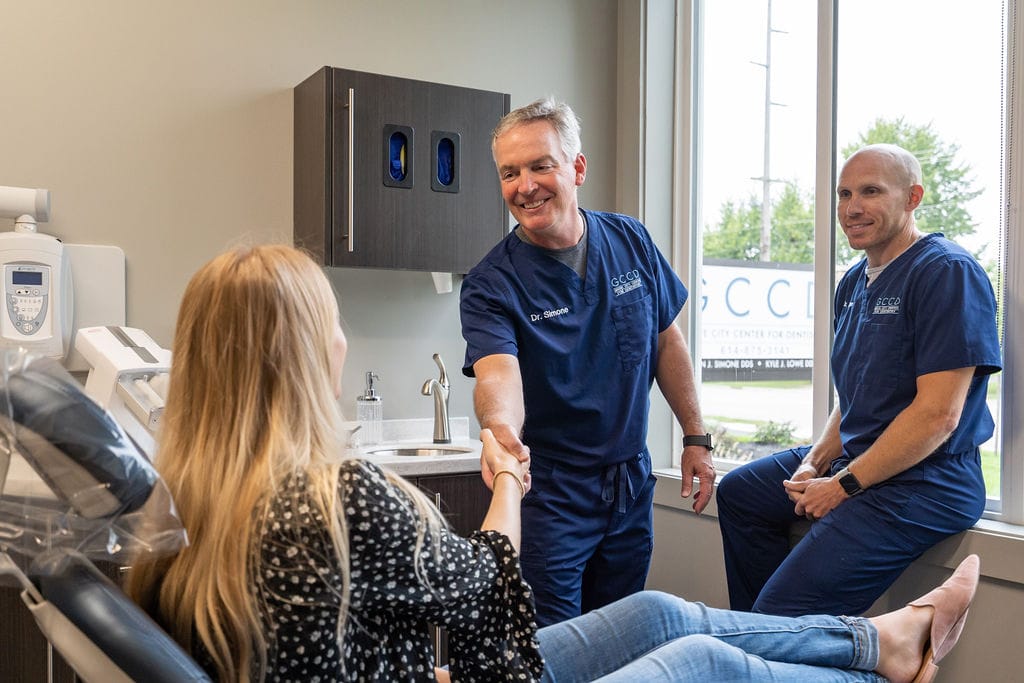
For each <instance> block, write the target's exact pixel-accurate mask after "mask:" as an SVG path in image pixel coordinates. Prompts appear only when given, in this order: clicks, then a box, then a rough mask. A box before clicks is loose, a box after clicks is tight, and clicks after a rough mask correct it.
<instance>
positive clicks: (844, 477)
mask: <svg viewBox="0 0 1024 683" xmlns="http://www.w3.org/2000/svg"><path fill="white" fill-rule="evenodd" d="M836 478H837V479H838V480H839V485H840V486H842V487H843V490H844V491H846V495H848V496H856V495H857V494H858V493H860V492H861V491H863V490H864V488H863V487H862V486H861V485H860V482H859V481H857V477H855V476H853V472H851V471H850V468H849V467H844V468H843V469H841V470H839V471H838V472H836Z"/></svg>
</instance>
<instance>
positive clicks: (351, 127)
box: [345, 88, 356, 252]
mask: <svg viewBox="0 0 1024 683" xmlns="http://www.w3.org/2000/svg"><path fill="white" fill-rule="evenodd" d="M355 131H356V91H355V88H349V89H348V178H346V182H347V183H348V205H347V206H346V207H345V208H346V213H347V220H348V226H347V227H348V235H347V237H346V240H347V241H348V250H349V252H352V251H354V249H353V247H354V242H355V236H356V230H355V225H354V216H355V211H354V208H353V206H354V202H355V197H354V194H355V186H356V184H355V175H356V172H355V171H356V152H355V149H356V138H355Z"/></svg>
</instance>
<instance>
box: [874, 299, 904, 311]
mask: <svg viewBox="0 0 1024 683" xmlns="http://www.w3.org/2000/svg"><path fill="white" fill-rule="evenodd" d="M899 312H900V297H898V296H880V297H878V298H877V299H875V309H874V310H873V311H872V313H873V314H875V315H895V314H897V313H899Z"/></svg>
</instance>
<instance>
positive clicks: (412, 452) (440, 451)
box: [366, 446, 473, 456]
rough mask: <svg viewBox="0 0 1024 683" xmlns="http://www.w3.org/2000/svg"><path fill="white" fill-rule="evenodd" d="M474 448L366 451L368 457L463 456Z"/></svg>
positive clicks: (431, 447)
mask: <svg viewBox="0 0 1024 683" xmlns="http://www.w3.org/2000/svg"><path fill="white" fill-rule="evenodd" d="M472 452H473V449H472V448H465V447H463V446H399V447H389V448H374V449H371V450H368V451H366V453H367V454H368V455H411V456H416V455H461V454H464V453H472Z"/></svg>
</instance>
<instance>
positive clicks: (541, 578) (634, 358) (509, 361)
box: [461, 100, 715, 626]
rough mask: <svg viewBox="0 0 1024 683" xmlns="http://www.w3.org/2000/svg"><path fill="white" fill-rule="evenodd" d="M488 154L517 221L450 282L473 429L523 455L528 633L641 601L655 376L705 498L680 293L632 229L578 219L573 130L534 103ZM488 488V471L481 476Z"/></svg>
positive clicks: (648, 538) (590, 215) (501, 129)
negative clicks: (454, 285) (455, 292)
mask: <svg viewBox="0 0 1024 683" xmlns="http://www.w3.org/2000/svg"><path fill="white" fill-rule="evenodd" d="M492 151H493V154H494V160H495V164H496V165H497V168H498V174H499V177H500V179H501V188H502V195H503V196H504V198H505V202H506V203H507V204H508V207H509V210H510V211H511V212H512V215H513V216H514V217H515V219H516V220H517V221H518V225H517V226H516V228H515V230H514V231H513V232H511V233H510V234H509V235H508V237H507V238H505V239H504V240H502V241H501V242H500V243H499V244H498V245H497V246H495V247H494V249H492V250H491V252H490V253H489V254H488V255H487V256H485V257H484V259H483V260H482V261H481V262H480V263H479V264H478V265H477V266H476V267H475V268H473V270H472V271H470V273H469V274H468V275H467V276H466V278H465V280H464V281H463V284H462V295H461V311H462V334H463V336H464V337H465V338H466V344H467V346H466V361H465V365H464V367H463V369H462V371H463V372H464V373H465V374H466V375H467V376H469V377H473V376H475V377H476V380H477V381H476V388H475V391H474V405H475V408H476V413H477V417H478V419H479V421H480V426H481V427H486V428H489V429H491V430H492V431H493V432H494V435H495V436H496V437H497V438H498V440H499V441H500V442H501V443H502V444H503V445H505V447H506V448H509V449H510V450H512V451H513V452H516V453H520V454H522V457H524V458H525V457H527V454H529V457H530V458H531V478H532V486H533V488H532V489H531V491H530V492H529V494H527V496H526V498H525V499H524V500H523V509H522V514H523V531H524V533H523V542H522V551H521V553H520V559H521V564H522V569H523V575H524V577H525V579H526V580H527V581H528V582H529V583H530V585H531V586H532V587H533V590H534V595H535V598H536V603H537V621H538V624H539V625H540V626H545V625H548V624H553V623H556V622H559V621H562V620H565V619H569V618H571V617H574V616H577V615H579V614H580V613H581V612H586V611H589V610H591V609H594V608H597V607H600V606H602V605H605V604H607V603H610V602H613V601H615V600H617V599H619V598H621V597H623V596H625V595H628V594H630V593H633V592H636V591H638V590H641V589H642V588H643V587H644V582H645V580H646V578H647V570H648V566H649V564H650V558H651V550H652V547H653V531H652V503H653V495H654V476H653V475H652V474H651V456H650V453H649V452H648V450H647V445H646V438H647V419H648V411H649V407H650V402H649V394H650V390H651V386H652V384H653V382H654V380H655V379H657V381H658V386H659V388H660V389H661V391H662V393H663V394H664V395H665V398H666V400H667V401H668V404H669V406H670V407H671V408H672V411H673V412H674V413H675V415H676V417H677V418H678V420H679V422H680V424H681V425H682V427H683V430H684V434H685V435H687V437H686V438H685V439H684V448H683V454H682V477H683V484H682V495H683V497H689V496H690V495H691V493H692V492H693V488H694V486H693V479H694V477H697V478H698V479H699V483H700V487H699V491H698V492H697V493H696V494H695V496H694V502H693V509H694V510H695V511H696V512H698V513H699V512H701V511H702V510H703V509H704V507H705V506H706V505H707V504H708V501H709V500H710V499H711V494H712V490H713V484H714V479H715V471H714V468H713V467H712V465H711V456H710V452H709V451H710V450H711V443H710V437H709V436H708V435H707V434H706V433H705V431H704V424H703V420H702V418H701V414H700V409H699V407H698V404H697V396H696V389H695V385H694V376H693V367H692V364H691V362H690V356H689V351H688V350H687V346H686V341H685V339H684V338H683V335H682V333H681V332H680V331H679V328H678V327H676V325H675V322H674V321H675V318H676V316H677V315H678V314H679V311H680V309H681V308H682V306H683V304H684V303H685V302H686V298H687V292H686V288H685V287H684V286H683V284H682V283H681V282H680V281H679V279H678V278H677V277H676V275H675V273H673V272H672V269H671V267H670V266H669V264H668V262H667V261H666V260H665V258H664V257H663V256H662V255H661V253H660V252H659V251H658V249H657V247H656V246H655V245H654V243H653V242H652V240H651V238H650V236H649V235H648V233H647V230H646V229H645V228H644V226H643V225H642V224H641V223H640V222H639V221H637V220H635V219H633V218H629V217H627V216H622V215H618V214H611V213H603V212H598V211H584V210H581V209H580V208H579V204H578V201H577V188H578V187H579V186H581V185H582V184H583V181H584V179H585V178H586V170H587V161H586V159H585V158H584V156H583V154H581V153H580V136H579V122H578V121H577V119H576V116H575V114H574V113H573V112H572V110H571V109H570V108H569V107H568V106H566V105H565V104H560V103H556V102H553V101H551V100H541V101H537V102H534V103H533V104H530V105H528V106H526V107H523V108H521V109H517V110H516V111H513V112H511V113H510V114H508V115H507V116H505V117H504V118H503V119H502V120H501V121H500V122H499V124H498V126H497V128H496V129H495V131H494V136H493V139H492ZM485 480H486V475H485Z"/></svg>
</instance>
